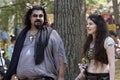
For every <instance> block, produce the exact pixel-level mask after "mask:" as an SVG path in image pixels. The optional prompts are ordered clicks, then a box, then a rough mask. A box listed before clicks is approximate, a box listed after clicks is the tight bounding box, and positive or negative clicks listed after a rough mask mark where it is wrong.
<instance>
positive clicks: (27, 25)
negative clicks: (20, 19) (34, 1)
mask: <svg viewBox="0 0 120 80" xmlns="http://www.w3.org/2000/svg"><path fill="white" fill-rule="evenodd" d="M34 10H42V11H43V14H44V23H43V25H47V24H48V19H47V13H46V11H45V9H44V8H43V7H41V6H38V5H37V6H33V7H32V8H31V9H29V10H28V11H27V12H26V15H25V21H24V24H25V27H26V28H27V29H30V28H31V21H30V16H31V14H32V12H33V11H34Z"/></svg>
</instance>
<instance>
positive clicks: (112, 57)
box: [106, 43, 115, 80]
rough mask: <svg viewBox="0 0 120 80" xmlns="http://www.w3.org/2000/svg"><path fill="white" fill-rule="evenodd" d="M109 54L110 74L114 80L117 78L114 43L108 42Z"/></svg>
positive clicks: (111, 79)
mask: <svg viewBox="0 0 120 80" xmlns="http://www.w3.org/2000/svg"><path fill="white" fill-rule="evenodd" d="M106 52H107V56H108V62H109V68H110V69H109V70H110V71H109V74H110V80H114V78H115V48H114V44H112V43H111V44H108V45H107V48H106Z"/></svg>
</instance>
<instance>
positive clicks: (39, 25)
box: [34, 20, 43, 29]
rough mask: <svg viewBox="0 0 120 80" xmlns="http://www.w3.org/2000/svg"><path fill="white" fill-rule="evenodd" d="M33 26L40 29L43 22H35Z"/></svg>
mask: <svg viewBox="0 0 120 80" xmlns="http://www.w3.org/2000/svg"><path fill="white" fill-rule="evenodd" d="M34 25H35V27H36V28H37V29H40V28H41V27H42V26H43V22H42V21H40V20H36V21H35V23H34Z"/></svg>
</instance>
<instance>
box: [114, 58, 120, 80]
mask: <svg viewBox="0 0 120 80" xmlns="http://www.w3.org/2000/svg"><path fill="white" fill-rule="evenodd" d="M115 80H120V59H116V61H115Z"/></svg>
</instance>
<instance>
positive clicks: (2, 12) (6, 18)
mask: <svg viewBox="0 0 120 80" xmlns="http://www.w3.org/2000/svg"><path fill="white" fill-rule="evenodd" d="M11 1H12V2H7V1H6V0H3V2H2V3H0V29H1V30H5V31H8V30H9V27H12V28H14V26H16V24H18V23H23V17H24V14H25V11H26V3H30V4H32V5H33V4H34V2H35V1H36V3H40V2H41V3H42V2H46V3H48V4H47V7H46V10H47V12H48V13H53V6H54V5H53V2H50V1H49V0H11ZM12 16H14V17H15V18H14V21H13V22H12V24H13V25H14V26H11V25H10V26H9V25H8V24H9V23H10V21H12Z"/></svg>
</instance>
